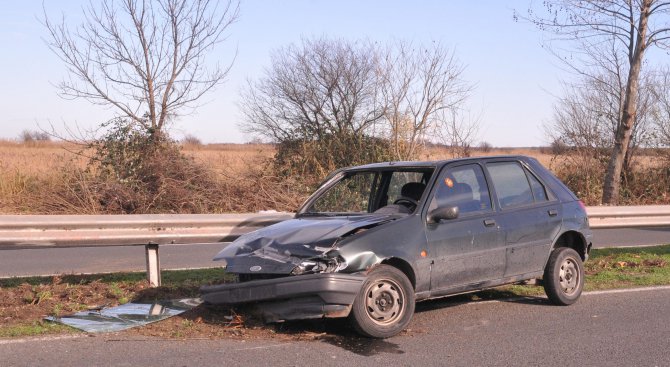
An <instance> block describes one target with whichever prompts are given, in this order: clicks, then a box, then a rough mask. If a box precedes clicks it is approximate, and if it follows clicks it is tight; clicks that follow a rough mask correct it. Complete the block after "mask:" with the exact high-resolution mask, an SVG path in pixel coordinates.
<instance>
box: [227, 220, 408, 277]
mask: <svg viewBox="0 0 670 367" xmlns="http://www.w3.org/2000/svg"><path fill="white" fill-rule="evenodd" d="M397 218H398V217H397V216H394V215H376V214H367V215H357V216H347V217H343V216H337V217H305V218H297V219H290V220H287V221H284V222H281V223H277V224H274V225H272V226H269V227H265V228H262V229H259V230H257V231H254V232H250V233H247V234H244V235H242V236H240V237H239V238H238V239H236V240H235V241H233V242H232V243H231V244H230V245H228V246H226V248H224V249H223V250H221V252H219V253H218V254H217V255H216V256H215V257H214V260H215V261H218V260H225V261H226V263H227V270H228V271H229V272H231V273H253V272H258V271H260V272H262V273H264V274H288V273H290V272H291V271H292V270H293V269H294V268H295V266H296V265H297V264H299V263H300V262H301V261H302V260H304V259H309V258H315V257H320V256H323V255H324V254H325V253H327V252H328V251H330V250H331V249H333V245H334V244H335V242H336V241H337V240H338V239H339V238H341V237H342V236H345V235H347V234H350V233H351V232H353V231H356V230H358V229H361V228H371V227H375V226H378V225H381V224H384V223H387V222H390V221H393V220H395V219H397Z"/></svg>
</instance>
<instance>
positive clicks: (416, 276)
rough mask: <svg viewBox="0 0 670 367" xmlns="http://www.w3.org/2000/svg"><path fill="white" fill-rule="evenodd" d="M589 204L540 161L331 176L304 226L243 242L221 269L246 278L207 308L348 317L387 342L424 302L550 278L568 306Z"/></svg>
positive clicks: (286, 316) (358, 170)
mask: <svg viewBox="0 0 670 367" xmlns="http://www.w3.org/2000/svg"><path fill="white" fill-rule="evenodd" d="M591 237H592V235H591V231H590V229H589V224H588V219H587V216H586V212H585V210H584V206H583V204H582V203H581V202H580V201H579V199H577V197H576V196H575V195H574V194H573V193H572V192H571V191H570V190H569V189H568V188H567V187H566V186H565V185H564V184H562V183H561V182H560V181H559V180H558V179H557V178H556V177H554V176H553V175H552V174H551V173H550V172H549V171H548V170H547V169H545V168H544V167H542V165H540V164H539V163H538V162H537V161H536V160H535V159H533V158H529V157H524V156H503V157H482V158H467V159H458V160H447V161H438V162H391V163H379V164H370V165H365V166H359V167H352V168H347V169H343V170H339V171H336V172H334V173H333V174H331V175H330V176H329V177H328V178H327V179H326V180H325V182H324V183H323V184H322V185H321V187H319V189H318V190H316V192H315V193H314V194H313V195H312V196H311V197H310V198H309V199H308V200H307V201H306V202H305V204H304V205H303V206H302V207H301V208H300V209H299V210H298V212H297V214H296V215H295V217H294V219H291V220H287V221H284V222H281V223H278V224H275V225H272V226H269V227H266V228H263V229H260V230H258V231H255V232H251V233H248V234H245V235H242V236H241V237H239V238H238V239H237V240H235V241H234V242H233V243H231V244H230V245H228V246H227V247H225V248H224V249H223V250H222V251H221V252H220V253H219V254H218V255H216V257H215V258H214V260H219V261H222V262H225V267H226V271H227V272H229V273H233V274H237V276H238V279H239V281H238V282H237V283H232V284H222V285H214V286H206V287H203V288H202V289H201V292H202V298H203V299H204V300H205V302H208V303H214V304H239V303H255V304H256V305H258V306H259V307H258V308H259V309H260V310H261V312H262V313H263V316H264V318H265V319H266V321H269V322H276V321H283V320H292V319H304V318H321V317H349V319H350V320H351V321H352V324H353V325H354V327H355V328H356V329H357V330H358V331H359V332H360V333H362V334H364V335H367V336H371V337H377V338H385V337H390V336H393V335H395V334H397V333H399V332H400V331H402V330H403V329H404V328H405V327H406V326H407V325H408V323H409V322H410V320H411V317H412V315H413V313H414V306H415V302H416V301H418V300H426V299H430V298H435V297H443V296H448V295H453V294H460V293H464V292H471V291H477V290H481V289H484V288H490V287H495V286H498V285H502V284H507V283H515V282H521V281H525V280H530V279H537V278H543V284H544V288H545V291H546V293H547V296H548V298H549V300H550V301H551V302H552V303H554V304H559V305H568V304H572V303H574V302H575V301H576V300H577V299H578V298H579V296H580V294H581V292H582V288H583V286H584V270H583V261H585V260H586V259H587V257H588V253H589V251H590V248H591Z"/></svg>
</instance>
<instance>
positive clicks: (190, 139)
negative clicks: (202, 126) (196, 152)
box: [181, 134, 202, 146]
mask: <svg viewBox="0 0 670 367" xmlns="http://www.w3.org/2000/svg"><path fill="white" fill-rule="evenodd" d="M181 144H182V145H191V146H200V145H202V140H200V138H198V137H197V136H195V135H191V134H186V135H184V137H183V138H181Z"/></svg>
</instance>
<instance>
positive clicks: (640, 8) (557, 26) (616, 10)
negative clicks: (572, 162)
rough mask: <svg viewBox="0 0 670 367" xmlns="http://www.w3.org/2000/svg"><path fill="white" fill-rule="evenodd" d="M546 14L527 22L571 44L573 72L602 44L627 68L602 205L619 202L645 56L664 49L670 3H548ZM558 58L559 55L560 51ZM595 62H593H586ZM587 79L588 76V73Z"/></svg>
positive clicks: (561, 0) (650, 0)
mask: <svg viewBox="0 0 670 367" xmlns="http://www.w3.org/2000/svg"><path fill="white" fill-rule="evenodd" d="M543 5H544V7H545V10H546V11H547V12H546V13H545V14H540V13H536V12H534V10H533V6H532V5H531V8H530V9H531V10H530V11H529V13H530V14H529V17H528V19H530V20H531V21H533V22H534V23H535V24H536V25H537V26H538V27H539V28H540V29H542V30H546V31H548V32H551V33H553V34H555V35H556V36H557V39H558V40H567V41H571V42H574V43H573V45H574V52H573V53H572V54H570V56H569V57H565V58H564V60H568V63H569V64H571V65H573V67H574V68H575V69H577V70H579V69H581V68H582V67H585V66H587V67H588V65H580V63H579V61H580V56H583V55H589V53H590V52H591V51H592V50H594V49H596V50H597V49H599V46H600V45H601V44H603V43H608V42H611V45H612V46H613V47H614V49H615V50H616V54H617V55H621V56H622V59H621V60H623V61H625V63H626V66H627V67H626V68H625V74H624V75H622V77H623V78H622V79H621V80H624V81H625V83H624V85H625V88H624V90H625V92H624V94H623V101H622V109H621V111H622V113H621V117H620V119H619V120H618V121H617V123H616V129H615V139H614V144H613V147H612V149H611V152H610V157H609V162H608V165H607V170H606V175H605V180H604V185H603V197H602V202H603V203H605V204H616V203H617V201H618V200H619V187H620V183H621V173H622V170H623V167H624V163H625V159H626V154H627V150H628V148H629V146H630V141H631V139H632V136H633V132H634V126H635V121H636V115H637V113H638V93H639V92H638V89H639V86H640V78H641V70H642V65H643V61H644V60H645V55H646V52H647V50H648V49H649V48H650V47H654V46H660V47H665V45H666V42H667V40H668V38H670V18H668V12H669V11H670V1H661V0H623V1H622V0H549V1H543ZM558 53H561V52H560V51H559V52H558ZM589 59H590V60H594V58H593V57H589ZM586 74H588V73H586Z"/></svg>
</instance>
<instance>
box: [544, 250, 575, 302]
mask: <svg viewBox="0 0 670 367" xmlns="http://www.w3.org/2000/svg"><path fill="white" fill-rule="evenodd" d="M543 283H544V291H545V293H546V294H547V297H548V298H549V301H551V303H553V304H555V305H559V306H567V305H571V304H573V303H575V302H576V301H577V299H579V296H580V295H581V294H582V289H583V288H584V264H583V263H582V258H581V257H580V256H579V254H578V253H577V251H575V250H573V249H571V248H568V247H559V248H557V249H555V250H554V251H552V252H551V255H550V256H549V261H548V262H547V266H546V267H545V268H544V279H543Z"/></svg>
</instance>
